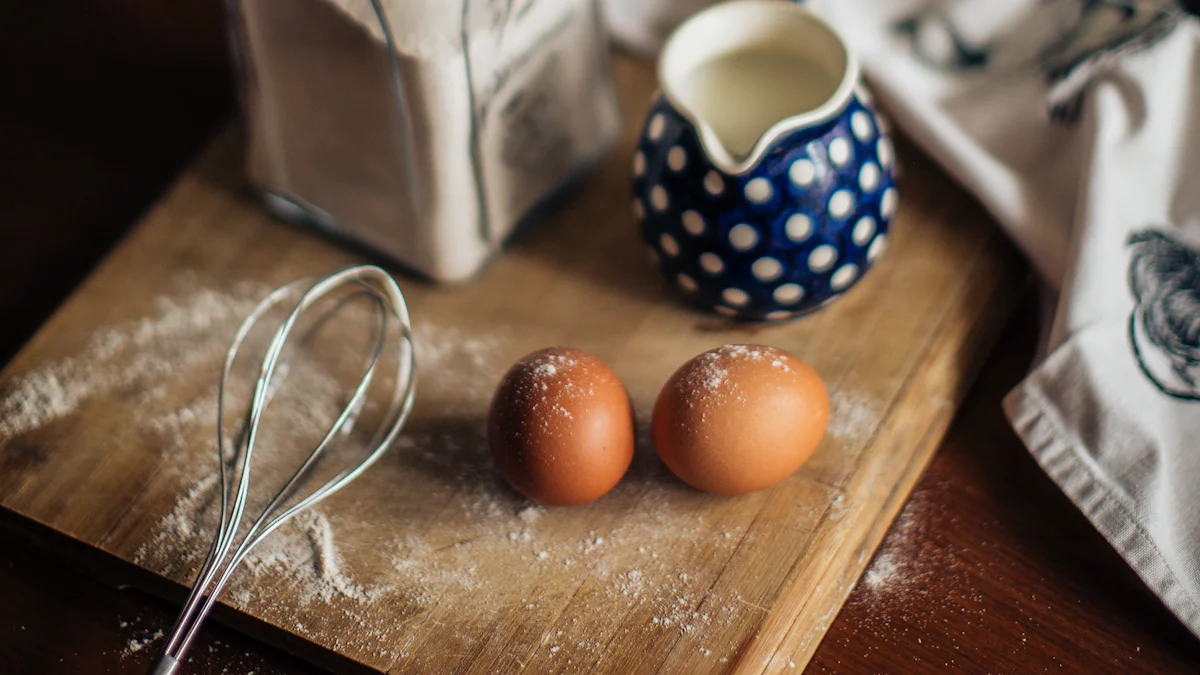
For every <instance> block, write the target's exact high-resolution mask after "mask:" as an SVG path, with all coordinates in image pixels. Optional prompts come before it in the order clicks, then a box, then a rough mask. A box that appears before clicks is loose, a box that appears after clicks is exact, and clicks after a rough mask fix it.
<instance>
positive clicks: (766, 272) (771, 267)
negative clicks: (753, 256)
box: [750, 256, 783, 281]
mask: <svg viewBox="0 0 1200 675" xmlns="http://www.w3.org/2000/svg"><path fill="white" fill-rule="evenodd" d="M750 273H751V274H753V275H754V278H755V279H758V280H759V281H774V280H776V279H778V278H779V276H780V275H781V274H783V265H782V264H781V263H780V262H779V261H778V260H776V259H775V258H772V257H770V256H764V257H762V258H759V259H758V260H755V261H754V264H753V265H751V266H750Z"/></svg>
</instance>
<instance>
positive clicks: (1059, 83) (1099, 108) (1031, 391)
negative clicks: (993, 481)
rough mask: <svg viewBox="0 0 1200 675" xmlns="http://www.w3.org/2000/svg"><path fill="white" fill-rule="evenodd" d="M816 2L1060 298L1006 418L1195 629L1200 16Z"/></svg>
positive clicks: (1153, 7)
mask: <svg viewBox="0 0 1200 675" xmlns="http://www.w3.org/2000/svg"><path fill="white" fill-rule="evenodd" d="M818 11H820V12H821V13H822V14H823V15H824V16H825V17H826V18H828V19H829V20H830V21H831V22H833V23H834V24H835V25H836V26H838V28H839V30H841V31H842V32H843V33H844V34H845V35H846V36H847V38H848V39H849V41H850V42H851V44H852V45H853V48H854V49H855V50H856V52H857V53H858V55H859V57H860V58H861V59H862V61H863V64H864V68H865V70H866V72H867V73H868V75H869V77H870V78H871V81H872V83H873V84H874V87H875V89H876V92H877V93H878V95H879V97H880V98H881V99H883V100H885V101H886V103H887V107H888V108H889V110H890V112H891V113H892V115H893V117H894V118H896V121H897V123H898V125H900V126H902V127H903V128H904V129H905V130H906V132H907V133H908V134H909V135H911V136H912V137H913V138H914V139H916V140H917V141H918V142H919V143H920V144H921V145H922V146H923V147H924V148H925V149H926V150H927V151H928V152H930V153H931V154H932V155H934V157H935V158H936V159H938V161H939V162H941V163H942V164H943V165H944V166H945V167H946V168H947V169H948V170H949V171H950V172H951V173H952V174H953V175H954V176H955V177H956V178H957V179H958V180H959V181H961V182H962V183H963V184H964V185H966V186H967V187H968V188H969V189H970V190H972V191H973V192H974V193H975V194H976V195H977V196H978V197H979V199H980V200H981V201H982V202H983V204H984V205H985V206H986V207H987V208H988V209H989V210H990V211H991V212H992V214H993V215H994V216H995V217H996V219H997V220H998V221H1000V223H1001V224H1002V225H1003V226H1004V228H1005V229H1006V230H1007V231H1008V232H1009V234H1010V235H1011V236H1012V238H1013V239H1014V240H1015V241H1016V242H1017V243H1018V245H1020V246H1021V248H1022V249H1023V250H1024V251H1025V253H1026V254H1027V255H1028V256H1029V258H1030V260H1031V261H1032V262H1033V264H1034V266H1035V268H1036V269H1037V271H1038V272H1039V274H1040V275H1041V277H1042V278H1043V279H1044V280H1045V282H1046V283H1047V285H1048V286H1049V288H1050V289H1051V291H1052V293H1051V297H1056V298H1057V303H1056V306H1055V308H1054V320H1053V325H1052V327H1051V329H1050V330H1049V332H1048V333H1047V336H1046V344H1045V345H1044V346H1043V352H1044V354H1045V357H1044V359H1043V360H1042V361H1041V362H1040V363H1039V364H1038V365H1037V366H1036V367H1035V368H1034V370H1033V372H1032V373H1031V374H1030V375H1029V376H1028V377H1027V378H1026V379H1025V380H1024V381H1023V382H1022V383H1021V384H1020V385H1019V386H1018V387H1017V388H1016V389H1015V390H1014V391H1013V392H1012V393H1011V394H1010V395H1009V396H1008V398H1007V399H1006V401H1005V408H1006V410H1007V412H1008V415H1009V418H1010V420H1011V421H1012V424H1013V426H1014V428H1015V429H1016V431H1017V433H1018V434H1019V435H1020V436H1021V438H1022V440H1023V441H1024V442H1025V444H1026V445H1027V446H1028V447H1029V450H1030V451H1031V452H1032V453H1033V455H1034V456H1035V457H1036V458H1037V460H1038V462H1039V463H1040V464H1041V466H1042V467H1043V468H1044V469H1045V470H1046V472H1047V473H1048V474H1049V475H1050V476H1051V477H1052V478H1053V479H1054V480H1055V481H1056V482H1057V483H1058V484H1059V486H1060V487H1061V488H1062V489H1063V490H1064V492H1066V493H1067V495H1068V496H1069V497H1070V498H1071V499H1072V501H1074V502H1075V504H1076V505H1077V506H1078V507H1079V508H1080V509H1081V510H1082V511H1083V512H1084V514H1086V515H1087V517H1088V518H1089V519H1090V520H1091V521H1092V523H1093V524H1094V525H1095V526H1096V527H1097V529H1099V530H1100V531H1101V533H1103V534H1104V536H1105V537H1106V538H1107V539H1108V541H1109V542H1110V543H1112V545H1113V546H1114V547H1115V548H1116V549H1117V550H1118V551H1119V552H1120V553H1121V554H1122V556H1124V557H1125V559H1126V560H1127V561H1128V562H1129V564H1130V565H1132V566H1133V568H1134V569H1135V570H1136V571H1137V572H1138V574H1139V575H1140V576H1141V577H1142V578H1143V579H1144V580H1145V582H1146V583H1147V584H1148V585H1149V586H1150V588H1151V589H1152V590H1153V591H1154V592H1155V593H1156V594H1158V595H1159V597H1160V598H1161V599H1162V600H1163V601H1164V602H1165V603H1166V604H1167V606H1168V607H1169V608H1170V609H1171V610H1172V611H1173V612H1174V613H1175V614H1176V615H1177V616H1178V617H1179V618H1180V619H1182V620H1183V621H1184V623H1186V624H1187V625H1188V627H1189V628H1191V630H1192V631H1193V632H1195V633H1197V634H1200V489H1198V488H1200V22H1198V21H1197V19H1196V17H1195V16H1194V15H1193V14H1192V12H1191V11H1189V9H1188V8H1187V7H1185V6H1183V5H1178V4H1174V3H1170V2H1165V1H1159V2H1146V1H1135V0H1128V1H1121V0H1041V1H1038V0H1028V1H1025V2H1005V3H996V2H990V1H988V0H957V1H954V0H951V1H945V0H942V1H934V2H930V1H928V0H925V1H921V2H892V1H888V0H832V1H829V2H824V3H819V6H818Z"/></svg>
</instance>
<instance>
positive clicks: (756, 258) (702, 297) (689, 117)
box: [633, 0, 897, 320]
mask: <svg viewBox="0 0 1200 675" xmlns="http://www.w3.org/2000/svg"><path fill="white" fill-rule="evenodd" d="M658 74H659V79H660V83H661V87H662V89H661V93H660V95H659V96H658V98H657V100H656V101H655V102H654V104H653V105H652V107H651V110H650V113H649V115H648V117H647V119H646V123H645V127H644V129H643V133H642V135H641V137H640V139H639V141H638V145H637V149H636V150H635V153H634V157H633V174H634V204H633V209H634V215H635V217H636V218H637V220H638V222H639V223H640V224H641V228H642V233H643V236H644V238H645V241H646V243H647V244H648V245H649V246H650V248H651V250H652V252H653V254H654V256H655V258H656V259H657V260H658V262H659V264H660V266H661V267H662V269H663V271H664V272H665V273H666V274H667V276H668V277H669V278H670V279H671V280H672V281H673V282H674V283H675V284H676V285H678V286H679V288H680V289H681V290H682V291H683V292H684V293H686V294H688V295H689V296H690V297H691V298H692V299H693V300H694V301H695V302H696V303H698V304H700V305H702V306H704V307H707V308H710V309H712V310H714V311H716V312H719V313H721V314H725V315H727V316H731V317H738V318H742V319H749V320H777V319H787V318H792V317H796V316H800V315H802V314H804V313H806V312H809V311H812V310H814V309H816V308H818V307H820V306H822V305H823V304H825V303H827V302H829V301H831V300H833V299H834V298H836V297H838V296H839V295H841V294H842V293H845V292H846V291H848V290H849V289H850V288H852V287H853V286H854V285H855V284H856V283H858V281H859V280H860V279H861V278H862V277H863V275H864V274H866V273H867V271H868V270H869V269H870V268H871V266H872V265H873V264H874V263H875V262H876V260H878V258H879V256H880V254H881V253H882V252H883V251H884V249H885V248H886V247H887V237H888V226H889V224H890V222H891V219H892V216H893V214H894V213H895V211H896V204H897V196H896V189H895V187H894V185H893V175H892V164H893V160H894V152H893V148H892V142H891V140H890V139H889V138H888V136H887V134H886V133H885V129H884V128H883V127H881V120H880V117H879V116H878V115H877V113H876V112H875V111H874V109H873V108H872V106H871V100H870V97H869V95H868V94H867V91H866V89H865V87H864V86H863V85H862V83H861V82H860V81H859V80H860V78H859V69H858V64H857V62H856V60H855V58H854V55H853V54H851V53H850V51H849V50H848V49H847V47H846V45H845V43H844V42H843V40H842V39H841V38H840V37H839V36H838V34H837V33H836V32H835V31H834V30H833V29H832V28H831V27H830V26H829V25H828V24H826V23H825V22H824V21H822V20H821V19H820V18H818V17H816V16H815V15H813V14H812V13H810V12H809V11H808V10H806V9H804V8H803V7H801V6H798V5H794V4H791V3H785V2H776V1H774V0H734V1H733V2H726V3H722V4H719V5H716V6H713V7H711V8H709V9H706V10H704V11H702V12H700V13H698V14H696V15H695V16H693V17H692V18H691V19H689V20H687V21H686V22H684V23H683V24H682V25H681V26H680V27H679V28H678V29H677V30H676V31H675V32H674V33H673V34H672V35H671V37H670V38H669V39H668V40H667V42H666V44H665V45H664V47H663V51H662V53H661V55H660V57H659V62H658Z"/></svg>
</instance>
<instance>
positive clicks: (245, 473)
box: [152, 265, 416, 675]
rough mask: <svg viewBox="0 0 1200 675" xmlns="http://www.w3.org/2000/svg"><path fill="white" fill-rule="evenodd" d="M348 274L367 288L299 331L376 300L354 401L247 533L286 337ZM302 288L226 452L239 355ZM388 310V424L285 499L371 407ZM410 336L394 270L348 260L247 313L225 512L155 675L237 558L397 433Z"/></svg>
mask: <svg viewBox="0 0 1200 675" xmlns="http://www.w3.org/2000/svg"><path fill="white" fill-rule="evenodd" d="M348 284H352V285H355V286H357V287H359V289H360V290H359V291H358V292H356V293H354V294H352V295H350V296H347V297H346V298H343V299H341V300H340V301H339V302H337V303H336V304H335V305H334V306H333V307H332V308H331V309H329V310H327V311H326V312H325V313H324V314H322V315H321V316H320V317H319V318H318V319H317V320H316V321H315V322H314V323H313V324H312V326H311V327H310V328H309V329H308V331H307V333H306V334H305V335H304V336H303V337H302V338H300V340H301V342H302V343H305V342H307V341H308V340H309V339H310V338H311V337H312V335H313V334H314V333H315V332H316V331H317V330H319V329H320V328H321V327H322V326H323V325H324V324H325V322H326V321H328V320H329V319H330V318H331V317H332V316H333V315H334V314H336V313H337V312H338V311H339V310H340V309H341V308H342V307H343V306H345V305H346V304H347V303H348V302H350V301H351V300H353V299H355V298H358V297H363V296H365V297H367V298H369V299H370V300H372V303H373V308H374V310H375V311H374V312H373V315H372V316H373V325H372V329H371V335H372V340H371V342H370V345H369V347H368V350H367V351H368V353H367V358H366V365H365V367H364V369H363V373H362V375H361V377H360V378H359V382H358V386H356V387H355V388H354V391H353V392H352V393H351V395H350V398H349V400H348V401H347V403H346V405H345V406H343V407H342V409H341V411H340V412H339V413H338V416H337V418H336V419H335V420H334V422H333V423H332V424H331V425H330V427H329V429H328V430H327V431H326V432H325V434H324V435H323V437H322V438H321V440H320V442H319V443H318V444H317V445H316V447H314V448H313V450H312V451H311V452H310V453H309V454H308V456H307V457H306V458H305V460H304V461H303V463H302V464H301V465H300V467H299V468H298V469H297V470H296V471H295V473H293V474H292V476H291V477H290V478H289V479H288V480H287V482H286V483H285V484H284V486H283V487H282V488H280V490H279V491H278V492H277V493H276V494H275V496H274V497H273V498H272V499H271V500H270V501H269V502H268V503H267V505H266V506H265V507H264V508H263V510H262V512H261V513H260V514H259V515H258V517H257V518H255V519H254V521H253V522H252V523H251V524H250V525H249V527H248V528H247V529H246V532H245V533H244V534H243V535H242V536H241V538H240V541H239V539H238V533H239V531H240V530H241V529H242V521H243V518H244V516H245V512H246V506H247V502H248V499H249V487H250V477H251V469H252V465H253V462H252V460H253V457H254V448H255V441H256V440H257V438H258V430H259V425H260V424H261V421H262V417H263V415H264V413H265V412H266V409H267V406H268V405H269V404H270V402H271V400H272V399H273V397H274V395H275V392H276V391H277V390H278V388H279V386H280V385H281V384H282V382H281V380H282V379H284V378H286V376H287V373H288V368H287V363H286V362H284V361H282V358H283V353H284V347H285V345H286V344H287V342H288V339H289V337H290V336H291V334H292V332H293V330H294V329H295V327H296V324H297V322H298V321H299V319H300V316H301V315H302V314H303V313H304V312H305V311H306V310H308V309H309V308H310V307H312V306H313V305H314V304H316V303H318V302H320V301H321V300H322V299H324V298H326V297H327V296H328V295H329V294H330V293H332V292H333V291H335V290H337V289H338V288H340V287H342V286H345V285H348ZM306 287H307V288H306ZM304 288H306V290H304V291H303V293H302V294H301V295H300V298H299V300H298V301H297V302H296V304H295V306H294V307H293V308H292V310H291V312H290V313H289V314H288V316H287V318H285V319H284V321H283V323H282V324H281V325H280V326H279V328H278V329H276V331H275V332H274V334H273V336H272V338H271V341H270V343H269V345H268V346H267V349H266V353H265V355H264V357H263V360H262V364H261V366H260V367H259V371H258V376H257V380H256V382H255V384H254V393H253V397H252V399H251V402H250V407H249V410H248V411H247V414H246V416H245V418H244V420H243V424H242V427H241V431H240V432H239V434H238V437H237V440H236V441H235V442H234V443H232V444H231V445H230V450H229V452H228V455H229V457H228V458H227V457H226V455H227V452H226V442H225V441H226V438H227V436H226V435H225V427H224V423H225V417H226V414H225V413H226V410H225V399H226V393H227V385H228V381H229V379H230V377H231V374H232V373H233V371H234V366H235V363H236V361H237V357H238V355H239V353H240V351H241V349H242V347H243V345H244V344H245V342H246V340H247V338H248V337H249V336H250V333H251V331H252V330H253V329H254V328H255V326H256V325H258V323H259V322H260V321H261V320H262V319H263V317H264V316H265V315H266V314H267V313H268V312H270V311H271V310H272V309H274V308H276V307H278V306H279V305H281V304H282V303H283V302H284V301H285V300H286V299H287V298H289V297H294V296H295V295H296V294H297V293H299V292H300V290H301V289H304ZM389 319H391V320H394V321H395V323H396V324H397V325H398V326H399V336H398V337H397V338H396V340H395V344H396V346H397V359H396V361H397V372H396V380H395V386H393V387H392V393H391V396H390V399H389V401H388V404H387V408H386V409H385V412H384V414H383V417H382V422H381V424H380V425H379V427H378V428H377V429H376V431H375V433H374V434H373V435H372V437H371V439H370V441H369V442H368V443H366V445H364V446H363V447H364V450H363V452H362V453H361V454H360V456H359V457H358V458H357V459H356V460H355V461H353V462H350V463H348V464H347V465H346V466H345V467H343V468H342V469H341V470H340V471H338V472H337V473H336V474H335V475H334V476H333V477H332V478H329V479H328V480H326V481H325V482H324V483H322V484H321V485H320V486H319V487H317V488H316V489H314V490H313V491H311V492H310V493H309V494H307V495H306V496H304V497H302V498H300V499H299V500H297V501H296V502H295V503H294V504H292V505H290V506H287V507H286V508H284V506H285V505H286V504H287V503H288V501H289V500H290V499H291V498H292V497H293V496H294V495H295V493H296V492H297V490H298V488H299V486H300V485H302V484H303V483H304V482H305V480H306V479H307V478H308V477H309V474H310V473H311V470H312V469H313V468H314V467H315V466H316V464H317V463H318V462H319V461H320V459H321V457H322V455H324V454H325V453H326V452H327V451H328V450H329V449H330V448H331V447H333V446H334V445H336V443H338V442H340V441H343V440H345V439H346V438H347V437H348V436H349V434H350V430H351V429H352V428H353V426H354V425H355V424H356V423H357V421H358V417H359V415H360V414H361V413H362V411H363V409H364V408H365V404H366V401H367V397H368V394H369V392H370V390H371V386H372V384H373V383H374V380H375V376H376V371H377V368H378V366H379V363H380V360H381V358H382V356H383V353H384V351H385V350H386V348H387V344H388V326H389V323H390V321H389ZM412 340H413V338H412V330H411V323H410V320H409V316H408V308H407V305H406V303H405V301H404V296H403V294H402V293H401V292H400V288H399V286H397V285H396V282H395V280H394V279H392V277H391V276H390V275H388V274H387V272H385V271H383V270H382V269H380V268H379V267H376V266H373V265H363V266H358V267H350V268H347V269H343V270H341V271H338V272H335V273H333V274H330V275H329V276H326V277H324V278H321V279H317V280H315V281H314V280H313V279H311V278H307V279H301V280H298V281H295V282H292V283H290V284H287V285H285V286H281V287H279V288H277V289H275V290H274V291H272V292H271V293H270V294H268V295H267V297H266V298H264V299H263V300H262V301H261V302H260V303H259V304H258V305H257V306H256V307H255V308H254V310H253V311H252V312H251V313H250V314H249V316H247V317H246V319H245V320H244V321H243V322H242V325H241V326H240V327H239V328H238V331H237V333H236V335H235V336H234V339H233V342H232V344H231V346H230V348H229V351H228V352H227V354H226V357H225V364H224V367H223V369H222V373H221V380H220V384H219V385H218V394H217V460H218V461H217V472H218V477H219V480H220V486H221V492H220V504H221V512H220V518H219V522H218V526H217V532H216V535H215V536H214V538H213V541H212V544H211V545H210V547H209V550H208V554H207V556H206V557H205V560H204V563H203V564H202V565H201V568H200V571H199V572H198V574H197V576H196V581H195V584H194V585H193V586H192V589H191V592H190V593H189V595H188V598H187V600H186V602H185V603H184V606H183V608H182V610H181V611H180V614H179V617H178V619H177V620H176V623H175V626H174V628H173V629H172V631H171V634H170V636H169V637H168V639H167V643H166V646H165V648H164V651H163V654H162V656H161V657H160V659H159V661H158V662H157V663H156V664H155V667H154V669H153V670H152V673H153V675H169V674H170V673H175V672H177V671H178V668H179V665H180V663H181V662H182V661H183V658H184V657H185V655H186V654H187V652H188V650H189V649H190V648H191V646H192V643H193V642H194V641H195V639H196V636H197V634H198V632H199V629H200V627H201V625H202V623H203V621H204V619H205V618H206V617H207V616H208V614H209V612H211V611H212V609H213V607H214V605H215V603H216V601H217V599H218V598H219V597H220V595H221V592H222V590H224V588H225V586H226V585H227V584H228V583H229V581H230V579H231V578H232V576H233V574H234V572H235V571H236V570H237V567H238V566H239V564H240V563H241V562H242V560H244V559H245V557H246V556H247V555H248V554H249V553H250V551H251V550H253V549H254V547H255V546H257V545H258V544H259V543H260V542H262V541H263V540H264V539H265V538H266V537H268V536H269V535H270V534H271V533H272V532H274V531H275V530H276V529H278V528H279V527H280V526H281V525H283V524H284V523H286V522H287V521H288V520H290V519H291V518H292V517H293V516H295V515H296V514H298V513H300V512H301V511H303V510H305V509H307V508H309V507H311V506H313V505H314V504H316V503H318V502H320V501H321V500H323V499H325V498H326V497H328V496H330V495H332V494H334V493H336V492H337V491H339V490H341V489H342V488H344V487H345V486H346V485H348V484H350V483H351V482H352V481H353V480H355V479H356V478H358V477H359V476H360V475H361V474H362V473H363V472H364V471H366V470H367V469H368V468H369V467H370V466H371V465H372V464H374V463H375V462H376V461H377V460H378V459H379V458H380V457H381V456H382V455H383V454H384V453H385V452H386V451H387V450H388V448H389V447H391V445H392V444H393V443H394V442H395V440H396V438H397V437H398V436H399V434H400V432H401V430H402V429H403V427H404V424H405V422H406V421H407V420H408V417H409V415H410V414H411V412H412V407H413V403H414V401H415V397H416V358H415V354H414V349H413V342H412ZM233 476H236V481H234V480H233ZM235 486H236V488H235ZM235 542H236V543H237V545H236V548H235V547H234V545H235ZM231 549H232V554H231V552H230V551H231Z"/></svg>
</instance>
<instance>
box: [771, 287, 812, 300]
mask: <svg viewBox="0 0 1200 675" xmlns="http://www.w3.org/2000/svg"><path fill="white" fill-rule="evenodd" d="M772 296H773V297H774V298H775V302H778V303H779V304H781V305H794V304H796V303H797V302H800V300H802V299H803V298H804V287H803V286H801V285H800V284H783V285H781V286H779V287H778V288H776V289H775V292H774V293H772Z"/></svg>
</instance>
